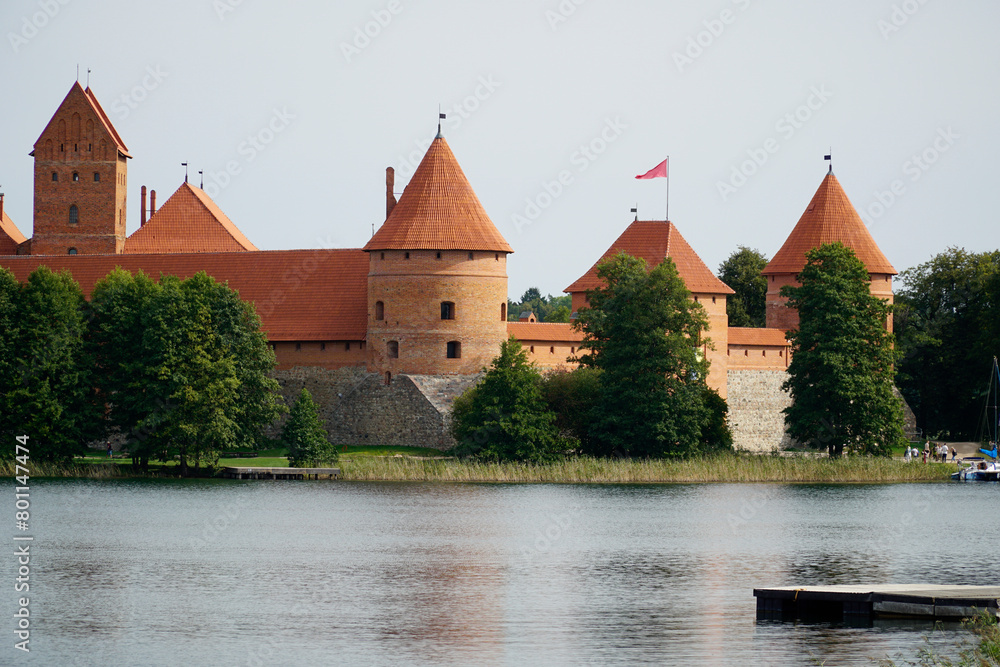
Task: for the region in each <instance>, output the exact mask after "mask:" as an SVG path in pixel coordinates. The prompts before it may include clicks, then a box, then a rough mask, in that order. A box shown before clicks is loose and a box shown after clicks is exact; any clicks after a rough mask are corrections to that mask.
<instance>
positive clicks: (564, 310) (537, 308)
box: [507, 287, 572, 322]
mask: <svg viewBox="0 0 1000 667" xmlns="http://www.w3.org/2000/svg"><path fill="white" fill-rule="evenodd" d="M571 303H572V298H571V297H570V296H569V295H568V294H566V295H564V296H552V295H551V294H549V295H548V296H542V293H541V292H540V291H539V290H538V288H537V287H529V288H528V289H527V290H526V291H525V292H524V294H522V295H521V300H520V301H518V302H514V301H511V300H510V299H508V300H507V320H508V321H510V322H516V321H517V320H518V318H519V317H520V316H521V313H523V312H525V311H531V312H532V313H534V314H535V317H536V318H537V319H538V321H539V322H569V316H570V305H571Z"/></svg>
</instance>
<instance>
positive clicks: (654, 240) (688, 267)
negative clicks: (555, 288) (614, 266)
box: [563, 220, 734, 294]
mask: <svg viewBox="0 0 1000 667" xmlns="http://www.w3.org/2000/svg"><path fill="white" fill-rule="evenodd" d="M619 252H624V253H625V254H628V255H632V256H633V257H638V258H639V259H644V260H646V264H647V266H648V267H649V268H650V269H652V268H653V267H654V266H657V265H659V264H660V262H662V261H663V259H664V258H665V257H669V258H670V259H672V260H673V262H674V264H675V265H676V266H677V273H678V274H679V275H680V277H681V279H682V280H683V281H684V285H685V286H686V287H687V288H688V289H689V290H690V291H692V292H700V293H702V294H706V293H707V294H733V293H734V292H733V290H732V289H731V288H730V287H729V286H728V285H726V284H725V283H724V282H722V281H721V280H719V279H718V278H716V277H715V274H713V273H712V270H711V269H709V268H708V266H707V265H706V264H705V262H703V261H702V259H701V257H699V256H698V253H696V252H695V251H694V248H692V247H691V245H690V244H689V243H688V242H687V241H686V240H685V239H684V237H683V236H681V233H680V232H679V231H678V230H677V226H676V225H674V223H672V222H669V221H660V220H636V221H634V222H633V223H632V224H630V225H629V226H628V228H627V229H626V230H625V231H624V232H622V235H621V236H619V237H618V238H617V239H616V240H615V242H614V243H613V244H612V245H611V247H610V248H608V250H607V252H605V253H604V254H603V255H601V258H600V259H599V260H597V262H595V263H594V265H593V266H592V267H590V270H589V271H587V272H586V273H585V274H583V275H582V276H580V277H579V278H578V279H577V280H576V281H575V282H574V283H573V284H572V285H570V286H569V287H567V288H566V289H564V290H563V291H564V292H569V293H571V294H572V293H573V292H584V291H587V290H592V289H597V288H598V287H603V286H604V281H603V280H602V279H601V278H598V277H597V267H598V266H599V265H600V264H601V262H603V261H605V260H607V259H610V258H612V257H614V256H615V255H617V254H618V253H619Z"/></svg>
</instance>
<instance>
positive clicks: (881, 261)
mask: <svg viewBox="0 0 1000 667" xmlns="http://www.w3.org/2000/svg"><path fill="white" fill-rule="evenodd" d="M838 241H839V242H840V243H843V244H844V245H845V246H847V247H848V248H850V249H852V250H853V251H854V254H855V255H857V256H858V259H860V260H861V261H862V263H864V265H865V268H867V269H868V276H869V278H870V280H871V293H872V294H874V295H875V296H877V297H879V298H881V299H884V300H885V301H887V302H888V303H889V304H890V305H891V304H892V301H893V296H892V277H893V276H894V275H896V273H897V271H896V269H894V268H893V267H892V264H890V263H889V260H888V259H886V257H885V255H883V254H882V251H881V250H879V247H878V245H877V244H876V243H875V239H873V238H872V235H871V234H870V233H869V232H868V228H867V227H865V223H864V222H863V221H862V220H861V216H859V215H858V212H857V211H856V210H855V209H854V206H852V205H851V202H850V200H849V199H848V198H847V194H846V193H845V192H844V189H843V188H841V187H840V182H839V181H838V180H837V177H836V176H834V175H833V169H832V168H831V170H830V172H829V173H828V174H827V175H826V177H825V178H824V179H823V182H822V183H820V186H819V189H818V190H816V194H815V195H813V198H812V201H810V202H809V206H807V207H806V210H805V212H804V213H803V214H802V217H801V218H799V221H798V223H797V224H796V225H795V228H794V229H793V230H792V233H791V234H789V235H788V238H787V239H786V240H785V243H784V245H782V246H781V249H780V250H778V252H777V253H775V255H774V258H773V259H771V261H770V262H769V263H768V265H767V266H766V267H765V268H764V270H763V271H762V272H761V273H763V274H764V276H765V277H766V278H767V326H768V327H769V328H775V329H784V330H785V331H787V330H789V329H795V328H798V326H799V314H798V312H797V311H796V310H794V309H792V308H789V307H788V306H787V305H786V303H787V301H788V299H786V298H785V297H783V296H781V288H782V287H783V286H784V285H798V284H799V283H798V280H797V276H798V274H799V272H800V271H801V270H802V269H803V268H804V267H805V265H806V252H808V251H809V250H812V249H813V248H816V247H819V246H821V245H823V244H826V243H836V242H838ZM886 326H887V328H888V329H889V331H890V332H891V331H892V315H891V314H890V315H889V320H888V322H887V323H886Z"/></svg>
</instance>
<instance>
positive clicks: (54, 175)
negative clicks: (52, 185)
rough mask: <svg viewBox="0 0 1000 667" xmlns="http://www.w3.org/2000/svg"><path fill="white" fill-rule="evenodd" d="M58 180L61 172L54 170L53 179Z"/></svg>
mask: <svg viewBox="0 0 1000 667" xmlns="http://www.w3.org/2000/svg"><path fill="white" fill-rule="evenodd" d="M58 180H59V174H58V173H57V172H54V171H53V172H52V181H53V182H55V181H58Z"/></svg>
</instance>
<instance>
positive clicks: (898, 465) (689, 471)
mask: <svg viewBox="0 0 1000 667" xmlns="http://www.w3.org/2000/svg"><path fill="white" fill-rule="evenodd" d="M349 456H350V458H347V457H345V459H344V460H343V461H341V463H340V464H339V466H338V467H340V469H341V479H343V480H345V481H365V482H446V483H448V482H451V483H454V482H469V483H472V482H481V483H533V484H539V483H549V484H574V483H576V484H652V483H723V482H730V483H764V482H779V483H791V482H800V483H807V482H813V483H891V482H934V481H946V480H948V479H949V476H950V474H951V472H953V471H954V470H956V469H957V467H956V466H955V465H954V464H947V463H927V464H924V463H904V462H902V461H900V460H898V459H868V458H850V459H840V460H830V459H826V458H812V457H798V456H793V457H777V456H757V455H740V454H727V455H718V456H709V457H696V458H693V459H686V460H630V459H594V458H589V457H578V458H569V459H565V460H562V461H557V462H554V463H549V464H543V465H538V464H530V463H484V462H477V461H460V460H456V459H446V460H428V459H424V458H418V457H411V456H400V455H398V453H397V454H396V455H395V456H378V455H363V456H359V455H357V453H355V452H352V453H351V454H350V455H349ZM227 464H230V463H229V461H226V462H224V463H223V465H227ZM231 465H243V466H254V465H273V463H271V462H270V460H269V461H268V463H260V462H258V461H257V460H256V459H239V463H233V464H231ZM30 467H31V477H33V478H39V477H70V478H86V479H124V478H153V477H163V476H173V475H171V472H172V470H173V469H172V468H165V469H160V470H159V471H154V472H150V473H147V474H143V473H138V472H134V471H133V470H132V467H131V465H129V464H127V463H126V462H124V461H123V462H122V463H121V464H116V463H112V462H101V463H96V462H95V463H75V464H73V465H69V466H62V465H54V464H43V463H36V462H32V464H31V466H30ZM0 477H7V478H12V477H14V464H13V462H4V463H2V464H0Z"/></svg>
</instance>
